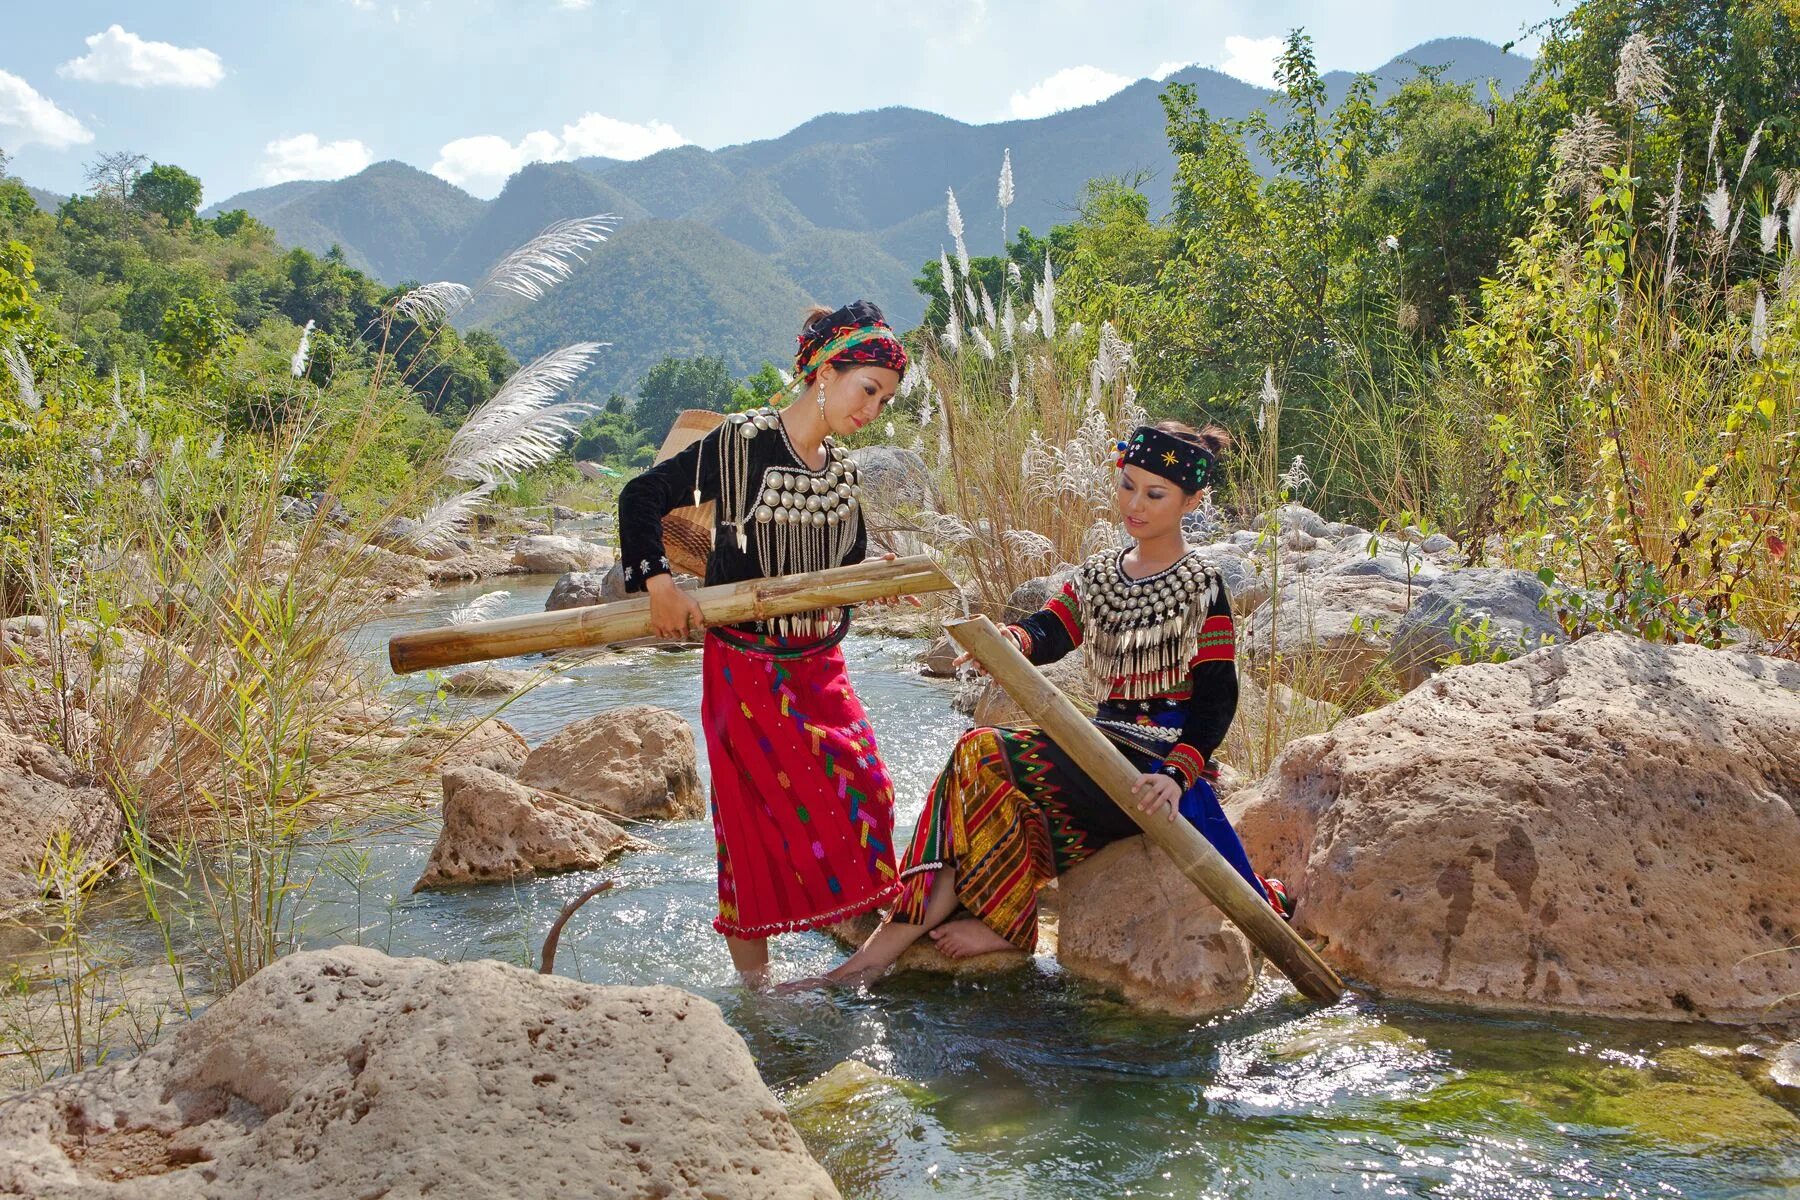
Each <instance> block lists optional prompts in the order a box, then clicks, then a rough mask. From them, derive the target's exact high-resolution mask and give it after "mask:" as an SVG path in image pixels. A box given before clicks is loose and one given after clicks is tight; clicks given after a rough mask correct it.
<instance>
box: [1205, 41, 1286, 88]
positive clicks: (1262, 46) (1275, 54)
mask: <svg viewBox="0 0 1800 1200" xmlns="http://www.w3.org/2000/svg"><path fill="white" fill-rule="evenodd" d="M1283 47H1284V43H1283V42H1282V40H1281V39H1280V38H1278V37H1266V38H1247V37H1239V36H1237V35H1236V34H1233V35H1232V36H1230V37H1228V38H1226V39H1225V61H1224V62H1222V63H1220V64H1219V70H1221V71H1223V72H1225V74H1227V75H1230V76H1231V77H1232V78H1234V79H1241V80H1243V81H1244V82H1245V83H1254V84H1256V85H1257V86H1258V87H1266V88H1272V87H1274V86H1275V60H1276V59H1277V58H1279V57H1281V51H1282V49H1283Z"/></svg>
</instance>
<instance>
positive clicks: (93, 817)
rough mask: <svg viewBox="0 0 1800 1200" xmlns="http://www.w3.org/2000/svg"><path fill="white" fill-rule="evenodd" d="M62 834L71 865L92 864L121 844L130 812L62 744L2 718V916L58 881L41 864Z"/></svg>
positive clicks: (105, 858) (30, 901)
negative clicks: (19, 728)
mask: <svg viewBox="0 0 1800 1200" xmlns="http://www.w3.org/2000/svg"><path fill="white" fill-rule="evenodd" d="M64 834H67V835H68V838H69V846H70V849H71V852H72V857H73V859H74V862H73V863H71V864H69V865H77V866H79V867H81V868H84V869H85V870H87V871H91V870H93V869H95V868H97V867H103V866H104V865H105V864H106V863H108V862H109V861H110V860H111V859H112V858H113V856H114V855H115V854H116V853H117V852H118V849H119V844H120V839H121V838H122V836H123V834H124V818H123V815H122V814H121V812H120V809H119V806H118V804H117V803H116V802H115V801H114V800H113V798H112V797H111V796H109V795H108V794H107V793H106V792H105V791H104V790H103V789H102V788H100V787H98V786H96V784H95V781H94V780H91V779H88V778H86V777H85V776H83V775H82V773H81V772H80V770H79V769H77V767H76V766H75V764H74V763H73V762H71V761H70V760H69V758H68V756H66V755H65V754H63V753H62V751H60V750H58V749H56V748H55V747H53V746H51V745H49V744H48V743H46V742H43V741H40V740H39V739H37V738H35V737H32V736H30V735H28V734H25V733H22V732H20V731H17V730H15V729H13V728H12V727H11V726H10V725H8V724H6V723H5V722H3V721H0V917H4V916H6V915H9V914H14V913H18V912H21V911H23V910H25V909H27V908H30V907H32V906H34V905H35V904H36V903H37V902H38V901H39V900H41V899H42V898H43V896H44V895H45V890H46V887H51V888H54V887H56V886H58V872H56V871H55V870H54V869H52V870H51V871H50V872H49V874H48V875H47V876H45V875H40V871H39V866H40V864H43V863H44V862H45V851H46V849H47V848H48V847H50V846H51V845H52V844H53V843H57V842H59V841H60V839H61V837H62V835H64ZM56 858H57V856H56V855H52V860H53V862H54V860H55V859H56ZM71 882H72V881H71Z"/></svg>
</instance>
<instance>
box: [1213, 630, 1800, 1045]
mask: <svg viewBox="0 0 1800 1200" xmlns="http://www.w3.org/2000/svg"><path fill="white" fill-rule="evenodd" d="M1797 805H1800V664H1796V663H1793V662H1789V661H1786V660H1782V659H1772V658H1759V657H1756V656H1754V655H1748V654H1736V653H1729V652H1725V651H1716V650H1704V649H1700V648H1698V647H1694V646H1656V645H1650V644H1647V643H1644V642H1640V641H1637V640H1635V639H1633V638H1629V637H1625V636H1623V635H1619V634H1608V635H1596V636H1592V637H1588V638H1584V639H1582V640H1581V641H1578V642H1575V643H1573V644H1571V645H1567V646H1553V647H1549V648H1547V649H1544V650H1540V651H1537V652H1536V653H1534V654H1531V655H1528V656H1526V657H1524V658H1520V659H1516V660H1514V661H1512V662H1508V663H1500V664H1479V665H1474V666H1464V667H1454V668H1451V669H1450V670H1447V671H1444V672H1443V673H1441V674H1439V675H1438V676H1436V677H1435V678H1433V679H1431V680H1429V681H1427V682H1426V683H1425V684H1424V685H1422V686H1421V687H1419V688H1418V689H1416V690H1415V691H1413V692H1411V693H1409V694H1408V695H1406V696H1405V697H1403V698H1402V699H1400V700H1399V701H1397V702H1396V703H1394V704H1391V705H1389V706H1388V707H1386V708H1383V709H1380V710H1377V711H1375V712H1372V713H1368V714H1365V715H1363V716H1360V717H1356V718H1354V719H1352V720H1348V721H1344V722H1342V723H1341V724H1339V725H1337V726H1336V727H1335V728H1334V729H1333V730H1331V731H1330V732H1329V733H1325V734H1322V735H1320V736H1317V737H1311V738H1305V739H1302V740H1300V741H1297V742H1294V743H1293V744H1291V745H1289V746H1288V747H1287V749H1286V750H1285V751H1284V752H1283V753H1282V755H1281V756H1280V758H1278V759H1277V760H1276V762H1275V764H1274V766H1273V768H1272V769H1271V771H1270V772H1269V774H1268V775H1267V776H1266V777H1265V778H1264V779H1263V780H1262V781H1261V782H1260V783H1258V784H1256V785H1255V786H1253V787H1251V788H1248V789H1245V790H1244V791H1242V792H1240V793H1239V794H1238V795H1237V796H1235V797H1233V799H1232V800H1231V801H1230V802H1229V803H1228V805H1227V809H1228V811H1229V812H1231V814H1232V817H1233V821H1234V823H1235V824H1236V825H1237V827H1238V831H1239V833H1240V835H1242V837H1243V838H1244V842H1245V845H1246V847H1247V848H1248V849H1249V851H1250V856H1251V861H1253V862H1255V863H1256V864H1257V869H1258V870H1260V871H1263V872H1265V873H1267V874H1271V875H1277V876H1279V877H1280V878H1281V879H1282V880H1284V881H1285V882H1286V883H1287V884H1288V887H1289V890H1290V894H1292V895H1294V896H1295V897H1296V898H1297V902H1298V911H1297V913H1296V918H1295V919H1296V923H1297V925H1298V926H1299V928H1300V929H1301V930H1302V931H1303V932H1305V933H1306V934H1308V935H1310V936H1312V937H1314V938H1316V939H1318V940H1319V941H1321V942H1322V943H1323V944H1324V954H1325V956H1326V958H1327V959H1328V960H1330V961H1332V962H1333V963H1335V964H1336V965H1338V966H1339V967H1341V968H1342V969H1343V970H1344V971H1346V972H1347V973H1348V974H1350V975H1352V976H1355V977H1357V978H1359V979H1361V980H1364V981H1366V982H1367V983H1369V984H1371V985H1373V986H1374V987H1375V988H1376V989H1378V990H1381V991H1384V992H1388V993H1390V994H1394V995H1398V996H1407V997H1418V998H1423V999H1430V1000H1439V1001H1451V1002H1455V1003H1463V1004H1471V1005H1479V1006H1486V1007H1498V1008H1547V1009H1556V1010H1568V1011H1585V1012H1598V1013H1606V1014H1611V1015H1616V1016H1623V1017H1650V1018H1656V1019H1666V1020H1708V1021H1729V1022H1738V1021H1746V1022H1761V1021H1767V1020H1771V1019H1779V1018H1781V1017H1782V1016H1784V1015H1787V1016H1791V1015H1795V1014H1800V954H1795V953H1792V952H1790V951H1787V950H1786V949H1785V948H1787V947H1791V946H1793V945H1794V944H1795V943H1796V941H1800V871H1796V870H1795V869H1794V864H1795V863H1796V862H1800V816H1797V815H1796V811H1795V810H1796V806H1797Z"/></svg>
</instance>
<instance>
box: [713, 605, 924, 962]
mask: <svg viewBox="0 0 1800 1200" xmlns="http://www.w3.org/2000/svg"><path fill="white" fill-rule="evenodd" d="M704 678H705V690H704V693H703V695H702V698H701V703H700V717H701V724H702V726H703V727H704V729H705V732H706V751H707V756H708V758H709V760H710V762H711V765H712V817H713V833H714V837H715V840H716V842H717V846H718V865H719V916H718V919H717V920H715V921H714V922H713V928H715V929H717V930H718V931H719V932H720V933H723V934H725V935H727V936H729V937H738V938H761V937H766V936H768V935H769V934H773V933H785V932H788V931H791V930H797V929H814V928H817V927H819V926H821V925H830V924H832V923H834V922H837V921H842V920H844V919H845V918H847V917H851V916H854V915H856V914H857V913H861V912H865V911H867V910H869V909H871V908H876V907H879V906H881V905H883V904H885V903H887V902H888V900H889V899H891V898H892V896H893V894H894V892H895V890H896V888H897V887H898V886H899V883H898V880H897V877H896V872H895V869H894V849H893V843H894V838H893V833H894V789H893V785H892V783H891V782H890V780H889V778H888V773H887V768H886V767H885V766H884V765H883V764H882V761H881V755H880V752H879V751H878V750H877V749H876V746H875V732H874V730H873V729H871V728H870V727H869V719H868V716H867V715H866V714H865V713H864V711H863V706H862V702H861V701H860V700H858V699H857V696H856V693H855V692H854V691H853V690H851V687H850V680H849V679H848V678H847V677H846V676H845V674H844V654H843V651H842V650H841V649H839V648H838V646H837V644H836V641H835V639H829V640H828V641H827V642H826V643H824V644H820V645H818V646H816V647H814V648H811V649H806V648H798V649H796V648H794V646H793V645H792V644H791V643H789V642H787V641H784V640H782V639H775V638H766V639H761V640H760V641H759V642H758V644H757V646H756V648H754V649H752V648H747V647H746V646H744V645H743V644H742V638H741V637H740V638H736V639H734V641H733V642H732V643H728V642H727V641H725V640H723V639H722V638H721V637H720V636H719V635H718V634H717V633H713V634H710V635H708V637H707V639H706V650H705V664H704Z"/></svg>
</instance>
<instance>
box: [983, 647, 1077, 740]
mask: <svg viewBox="0 0 1800 1200" xmlns="http://www.w3.org/2000/svg"><path fill="white" fill-rule="evenodd" d="M1038 670H1039V671H1041V672H1042V673H1043V675H1044V678H1046V679H1048V680H1049V681H1050V682H1051V683H1053V684H1055V685H1056V686H1057V688H1058V689H1059V690H1060V691H1061V692H1062V694H1063V695H1065V696H1067V697H1068V698H1069V699H1070V700H1071V701H1073V702H1074V704H1075V707H1076V708H1078V709H1080V710H1081V711H1082V712H1085V713H1087V714H1088V715H1090V716H1091V715H1093V712H1094V683H1093V680H1092V679H1091V678H1090V677H1089V675H1088V670H1087V665H1086V661H1085V656H1084V655H1082V654H1081V653H1080V652H1079V651H1077V652H1076V653H1074V654H1069V655H1066V656H1064V657H1062V658H1059V659H1057V660H1056V661H1055V662H1053V663H1051V664H1050V665H1049V666H1045V667H1039V668H1038ZM973 690H974V695H975V700H974V708H973V710H972V711H971V712H970V715H971V716H972V717H973V718H974V720H975V724H976V725H978V726H980V725H987V726H995V727H999V728H1003V729H1014V728H1017V727H1018V726H1020V725H1029V724H1031V723H1032V722H1031V718H1030V717H1028V716H1026V715H1025V710H1024V709H1022V708H1020V707H1019V706H1018V705H1017V704H1016V703H1014V701H1013V698H1012V697H1011V696H1009V695H1007V693H1006V689H1005V688H1003V687H1001V686H1000V685H999V684H998V683H996V682H994V681H993V680H992V679H989V678H987V677H986V676H981V677H979V678H978V679H977V680H976V681H975V688H974V689H973Z"/></svg>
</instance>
